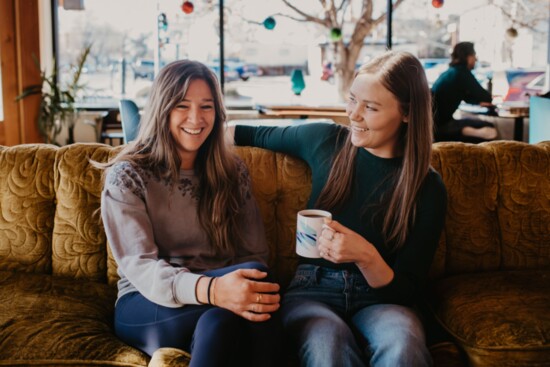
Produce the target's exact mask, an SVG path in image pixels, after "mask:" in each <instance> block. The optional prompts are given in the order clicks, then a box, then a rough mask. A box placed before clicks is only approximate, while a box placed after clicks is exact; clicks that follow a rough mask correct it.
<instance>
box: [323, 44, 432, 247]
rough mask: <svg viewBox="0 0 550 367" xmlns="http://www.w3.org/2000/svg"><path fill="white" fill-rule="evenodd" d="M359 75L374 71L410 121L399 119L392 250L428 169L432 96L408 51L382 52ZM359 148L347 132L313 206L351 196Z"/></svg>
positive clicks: (390, 213)
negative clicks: (398, 166) (400, 162)
mask: <svg viewBox="0 0 550 367" xmlns="http://www.w3.org/2000/svg"><path fill="white" fill-rule="evenodd" d="M360 74H372V75H375V76H376V77H377V78H378V80H379V81H380V82H381V83H382V85H383V86H384V87H385V88H386V89H387V90H389V91H390V92H391V93H392V94H393V95H394V96H395V98H397V100H398V102H399V106H400V109H401V113H403V114H404V115H406V116H408V118H409V119H408V123H406V124H405V123H403V124H401V125H402V126H401V130H400V139H399V140H398V141H399V144H401V145H402V147H401V151H402V152H403V161H402V164H401V167H400V169H399V171H398V173H397V176H396V177H395V178H394V182H395V187H394V189H393V192H392V193H391V197H389V200H388V206H387V210H386V211H385V216H384V221H383V227H382V232H383V235H384V239H385V242H386V244H389V243H392V244H393V245H392V248H393V249H394V250H397V249H399V248H400V247H401V246H403V244H404V243H405V240H406V239H407V235H408V233H409V230H410V228H411V226H413V225H414V216H415V199H416V195H417V194H418V191H419V190H420V187H421V185H422V182H423V181H424V178H425V177H426V175H427V173H428V170H429V169H430V161H431V155H432V139H433V136H432V130H433V129H432V126H433V119H432V109H431V95H430V88H429V86H428V81H427V79H426V74H425V73H424V69H423V68H422V65H421V64H420V62H419V61H418V59H417V58H416V57H415V56H413V55H412V54H410V53H408V52H392V51H390V52H386V53H384V54H382V55H381V56H379V57H377V58H375V59H373V60H372V61H370V62H368V63H367V64H365V65H363V66H361V67H360V68H359V70H358V72H357V75H360ZM359 149H362V148H358V147H355V146H353V144H352V143H351V134H348V136H347V138H346V140H345V142H344V143H343V144H342V148H341V149H340V150H339V152H338V153H337V154H336V156H335V158H334V161H333V163H332V168H331V170H330V174H329V177H328V180H327V183H326V185H325V187H324V188H323V190H322V191H321V194H320V195H319V198H318V200H317V203H316V205H317V207H319V208H325V209H327V210H334V211H337V210H338V209H339V208H340V207H341V205H342V204H343V203H345V202H346V201H347V200H348V199H349V194H350V192H351V190H350V189H349V188H350V187H351V186H352V185H353V180H354V177H353V172H354V171H355V170H354V163H355V157H356V155H357V152H358V150H359Z"/></svg>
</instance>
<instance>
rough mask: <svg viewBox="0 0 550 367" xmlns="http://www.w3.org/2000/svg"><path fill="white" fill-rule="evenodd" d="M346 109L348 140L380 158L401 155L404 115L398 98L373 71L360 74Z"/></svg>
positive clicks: (405, 118) (351, 89) (352, 88)
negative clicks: (349, 136) (348, 126)
mask: <svg viewBox="0 0 550 367" xmlns="http://www.w3.org/2000/svg"><path fill="white" fill-rule="evenodd" d="M346 112H347V114H348V116H349V119H350V125H351V134H352V135H351V142H352V144H353V145H354V146H356V147H362V148H365V149H366V150H368V151H369V152H370V153H372V154H374V155H376V156H378V157H381V158H393V157H396V156H398V155H399V154H401V152H400V149H401V147H399V146H398V145H397V143H398V140H399V131H400V129H401V125H402V124H403V122H407V120H408V119H407V117H406V116H404V115H403V113H402V112H401V110H400V108H399V102H398V100H397V98H396V97H395V96H394V95H393V94H392V93H391V92H390V91H389V90H387V89H386V88H385V87H384V86H383V85H382V83H380V81H379V80H378V77H377V76H376V75H374V74H359V75H358V76H357V77H356V78H355V80H354V81H353V84H352V86H351V88H350V97H349V101H348V104H347V107H346Z"/></svg>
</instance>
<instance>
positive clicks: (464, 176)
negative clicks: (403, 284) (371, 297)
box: [432, 141, 550, 276]
mask: <svg viewBox="0 0 550 367" xmlns="http://www.w3.org/2000/svg"><path fill="white" fill-rule="evenodd" d="M432 164H433V166H434V168H435V169H436V170H437V171H438V172H440V173H441V176H442V177H443V181H444V182H445V185H446V187H447V192H448V199H449V201H448V208H447V217H446V224H445V230H444V233H443V235H442V237H441V240H440V245H439V247H438V252H437V255H436V258H435V260H434V263H433V266H432V275H433V276H441V275H451V274H456V273H465V272H474V271H492V270H512V269H526V268H543V267H548V266H549V265H550V141H547V142H542V143H539V144H536V145H529V144H524V143H519V142H514V141H496V142H490V143H483V144H478V145H471V144H464V143H438V144H435V145H434V157H433V160H432Z"/></svg>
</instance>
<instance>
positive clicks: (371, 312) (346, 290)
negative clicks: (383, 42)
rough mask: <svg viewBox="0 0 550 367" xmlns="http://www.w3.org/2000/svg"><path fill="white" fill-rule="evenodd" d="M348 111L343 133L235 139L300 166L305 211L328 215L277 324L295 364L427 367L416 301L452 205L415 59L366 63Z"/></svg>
mask: <svg viewBox="0 0 550 367" xmlns="http://www.w3.org/2000/svg"><path fill="white" fill-rule="evenodd" d="M347 113H348V116H349V119H350V126H349V127H344V126H340V125H336V124H305V125H302V126H293V127H286V128H273V127H250V126H237V127H236V128H235V131H234V132H233V133H234V136H235V141H236V143H237V144H239V145H253V146H258V147H263V148H267V149H271V150H276V151H281V152H285V153H288V154H291V155H294V156H297V157H299V158H301V159H303V160H305V161H306V162H307V163H308V165H309V166H310V168H311V174H312V192H311V196H310V198H309V202H308V208H317V209H324V210H328V211H330V212H332V218H333V220H332V221H329V220H327V221H326V222H325V226H324V229H323V231H322V234H321V236H320V238H318V240H317V244H318V248H319V250H320V253H321V257H320V258H305V257H300V259H299V266H298V268H297V270H296V274H295V277H294V279H293V280H292V281H291V283H290V285H289V287H288V288H287V290H286V293H285V294H284V296H283V301H282V308H281V312H282V318H283V324H284V327H285V329H286V332H287V333H288V334H289V336H290V340H291V342H292V345H293V346H294V348H295V350H296V351H297V353H298V354H299V357H300V359H301V362H302V365H306V366H315V367H319V366H363V365H371V366H427V365H429V364H430V363H431V360H430V355H429V352H428V350H427V347H426V345H425V336H424V331H423V327H422V324H421V322H420V320H419V318H418V316H417V314H416V312H415V311H414V304H415V300H416V296H417V295H419V294H420V293H421V291H422V285H423V281H424V279H425V278H426V275H427V273H428V270H429V267H430V264H431V261H432V258H433V255H434V253H435V249H436V246H437V243H438V239H439V236H440V234H441V231H442V228H443V221H444V218H445V210H446V202H447V201H446V200H447V199H446V190H445V187H444V185H443V182H442V180H441V177H440V176H439V174H438V173H436V172H435V171H434V170H433V169H431V168H430V159H431V145H432V125H433V122H432V114H431V100H430V91H429V87H428V82H427V80H426V76H425V74H424V70H423V68H422V65H421V64H420V62H419V61H418V59H417V58H416V57H414V56H413V55H411V54H409V53H406V52H387V53H384V54H383V55H381V56H379V57H376V58H374V59H373V60H372V61H370V62H369V63H367V64H365V65H363V66H362V67H361V68H360V69H359V71H358V72H357V75H356V77H355V79H354V82H353V84H352V86H351V90H350V96H349V100H348V103H347ZM231 133H232V130H230V132H229V135H231Z"/></svg>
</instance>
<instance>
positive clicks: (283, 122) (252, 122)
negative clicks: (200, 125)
mask: <svg viewBox="0 0 550 367" xmlns="http://www.w3.org/2000/svg"><path fill="white" fill-rule="evenodd" d="M227 123H228V124H229V125H247V126H297V125H303V124H311V123H326V124H333V123H334V121H332V120H331V119H285V118H278V119H239V120H231V121H228V122H227Z"/></svg>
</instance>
